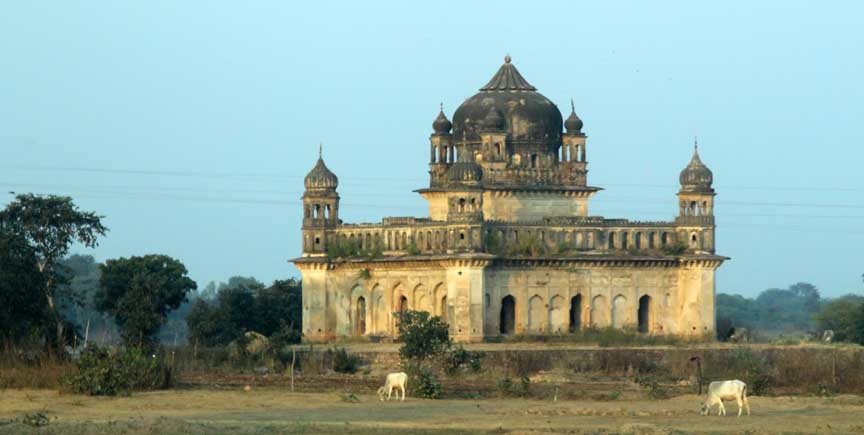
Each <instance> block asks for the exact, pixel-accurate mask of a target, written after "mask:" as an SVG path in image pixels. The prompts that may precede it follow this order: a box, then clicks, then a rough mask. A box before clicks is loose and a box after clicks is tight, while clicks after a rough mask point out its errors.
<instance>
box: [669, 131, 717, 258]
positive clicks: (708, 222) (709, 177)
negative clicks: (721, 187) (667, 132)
mask: <svg viewBox="0 0 864 435" xmlns="http://www.w3.org/2000/svg"><path fill="white" fill-rule="evenodd" d="M678 180H679V181H680V183H681V190H679V191H678V217H677V218H676V219H675V223H676V224H677V225H679V227H681V228H682V229H683V232H684V234H682V235H681V236H682V237H681V238H679V240H685V241H686V244H687V246H688V248H690V249H692V250H694V251H705V252H708V253H712V254H713V253H714V196H715V195H716V193H715V192H714V188H713V183H714V174H713V173H712V172H711V170H710V169H708V167H707V166H705V164H704V163H702V160H701V159H700V158H699V144H698V143H697V142H696V141H695V140H694V144H693V157H692V158H691V159H690V163H688V164H687V167H685V168H684V170H682V171H681V174H680V175H679V177H678Z"/></svg>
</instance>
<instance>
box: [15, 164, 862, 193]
mask: <svg viewBox="0 0 864 435" xmlns="http://www.w3.org/2000/svg"><path fill="white" fill-rule="evenodd" d="M0 167H2V168H4V169H11V170H25V171H49V172H57V171H64V172H84V173H109V174H126V175H160V176H177V177H204V178H252V179H255V178H263V179H274V180H276V179H279V180H297V179H303V178H304V176H302V175H285V174H274V173H270V174H267V173H252V172H206V171H165V170H143V169H110V168H93V167H64V166H9V165H6V166H0ZM344 179H345V180H351V181H352V182H353V181H386V182H391V181H405V182H409V181H413V182H419V183H425V182H428V181H429V180H428V178H425V177H424V178H413V177H368V176H363V177H353V176H345V177H344ZM602 185H604V186H613V187H615V186H617V187H638V188H658V189H672V190H675V189H677V188H678V187H679V186H678V185H676V184H645V183H602ZM715 187H716V188H717V190H767V191H792V192H796V191H842V192H864V188H859V187H849V186H798V187H796V186H747V185H724V184H722V183H721V184H717V185H715Z"/></svg>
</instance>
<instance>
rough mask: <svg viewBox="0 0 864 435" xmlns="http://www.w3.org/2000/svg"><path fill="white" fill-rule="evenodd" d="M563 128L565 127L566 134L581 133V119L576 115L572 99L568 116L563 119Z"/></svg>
mask: <svg viewBox="0 0 864 435" xmlns="http://www.w3.org/2000/svg"><path fill="white" fill-rule="evenodd" d="M564 128H566V129H567V134H582V120H581V119H579V117H578V116H576V106H574V105H573V100H570V116H568V117H567V120H566V121H564Z"/></svg>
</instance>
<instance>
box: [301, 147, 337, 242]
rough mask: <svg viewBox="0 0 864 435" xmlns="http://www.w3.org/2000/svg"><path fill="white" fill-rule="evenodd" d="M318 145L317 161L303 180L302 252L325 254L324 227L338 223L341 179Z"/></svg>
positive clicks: (332, 226) (330, 226)
mask: <svg viewBox="0 0 864 435" xmlns="http://www.w3.org/2000/svg"><path fill="white" fill-rule="evenodd" d="M321 153H322V150H321V145H319V146H318V161H317V162H315V166H313V167H312V170H311V171H309V173H308V174H307V175H306V177H305V178H304V179H303V185H304V186H305V188H306V189H305V191H304V192H303V252H304V253H308V254H314V255H323V254H324V253H325V252H326V250H327V240H326V232H325V231H324V229H325V228H335V227H337V226H338V225H339V224H340V221H339V194H338V193H337V192H336V188H337V187H338V186H339V178H337V177H336V174H334V173H333V172H332V171H330V169H329V168H327V165H325V164H324V158H323V157H322V156H321Z"/></svg>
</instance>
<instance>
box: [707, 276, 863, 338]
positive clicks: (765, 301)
mask: <svg viewBox="0 0 864 435" xmlns="http://www.w3.org/2000/svg"><path fill="white" fill-rule="evenodd" d="M716 308H717V334H718V336H719V338H721V339H725V338H728V336H729V334H730V332H731V331H732V330H733V328H742V327H743V328H747V329H749V330H751V331H755V332H756V333H757V334H760V335H765V336H776V335H781V334H786V335H801V334H811V335H818V333H819V332H821V331H824V330H828V329H830V330H832V331H834V339H835V340H837V341H849V342H855V343H861V344H864V296H861V295H856V294H851V293H850V294H847V295H844V296H841V297H838V298H831V299H829V298H823V297H822V296H821V295H820V293H819V289H817V288H816V286H814V285H813V284H810V283H806V282H799V283H795V284H792V285H790V286H789V287H788V288H786V289H777V288H773V289H767V290H764V291H762V292H761V293H759V295H758V296H756V297H755V298H747V297H744V296H741V295H738V294H725V293H718V294H717V299H716Z"/></svg>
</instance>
